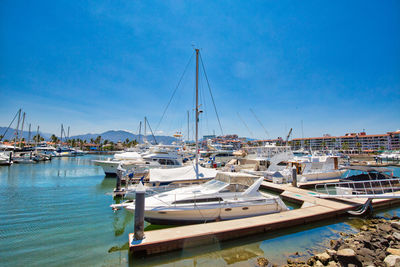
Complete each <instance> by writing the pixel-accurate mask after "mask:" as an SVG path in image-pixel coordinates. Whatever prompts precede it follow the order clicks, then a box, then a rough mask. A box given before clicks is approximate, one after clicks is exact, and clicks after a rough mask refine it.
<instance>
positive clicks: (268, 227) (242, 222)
mask: <svg viewBox="0 0 400 267" xmlns="http://www.w3.org/2000/svg"><path fill="white" fill-rule="evenodd" d="M261 188H265V189H268V190H274V191H276V192H279V193H281V197H282V198H284V199H288V200H290V201H294V202H297V203H300V204H302V208H300V209H294V210H290V211H284V212H280V213H274V214H268V215H263V216H256V217H250V218H244V219H237V220H230V221H221V222H212V223H206V224H196V225H188V226H180V227H175V228H168V229H161V230H155V231H149V232H146V237H145V238H144V239H143V240H135V239H134V235H133V234H129V250H130V253H131V255H132V256H135V255H150V254H156V253H162V252H167V251H172V250H179V249H184V248H188V247H193V246H200V245H204V244H210V243H215V242H219V241H225V240H229V239H235V238H239V237H244V236H247V235H251V234H257V233H263V232H268V231H273V230H278V229H283V228H289V227H294V226H298V225H302V224H307V223H311V222H315V221H319V220H324V219H329V218H335V217H339V216H342V215H344V214H346V212H347V211H349V210H353V209H355V208H357V207H359V206H360V204H363V203H365V201H366V199H365V200H364V199H351V200H347V199H346V200H343V199H341V200H331V199H329V200H328V199H320V198H317V197H316V193H315V192H312V191H308V190H305V189H301V188H296V187H293V186H292V185H290V184H285V185H282V184H273V183H270V182H263V184H262V186H261ZM395 203H400V200H397V199H396V200H393V199H391V200H387V199H379V200H374V201H373V203H372V205H373V206H374V207H384V206H390V205H393V204H395Z"/></svg>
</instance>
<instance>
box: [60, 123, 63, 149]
mask: <svg viewBox="0 0 400 267" xmlns="http://www.w3.org/2000/svg"><path fill="white" fill-rule="evenodd" d="M63 130H64V127H63V125H62V123H61V136H60V146H62V134H63Z"/></svg>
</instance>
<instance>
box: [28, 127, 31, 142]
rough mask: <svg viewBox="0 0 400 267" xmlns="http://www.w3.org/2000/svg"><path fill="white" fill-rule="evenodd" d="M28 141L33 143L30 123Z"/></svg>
mask: <svg viewBox="0 0 400 267" xmlns="http://www.w3.org/2000/svg"><path fill="white" fill-rule="evenodd" d="M28 143H29V145H30V144H31V124H30V123H29V134H28Z"/></svg>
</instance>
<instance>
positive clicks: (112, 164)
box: [93, 160, 148, 176]
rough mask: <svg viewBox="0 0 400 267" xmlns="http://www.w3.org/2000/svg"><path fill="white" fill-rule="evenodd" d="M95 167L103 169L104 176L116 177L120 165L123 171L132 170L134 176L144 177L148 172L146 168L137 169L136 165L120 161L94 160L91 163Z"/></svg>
mask: <svg viewBox="0 0 400 267" xmlns="http://www.w3.org/2000/svg"><path fill="white" fill-rule="evenodd" d="M93 162H94V164H95V165H96V166H100V167H102V168H103V171H104V173H105V174H106V175H110V176H116V175H117V169H118V166H119V164H120V163H121V165H122V168H124V169H125V170H134V172H135V174H136V175H144V174H146V173H147V172H148V168H146V167H138V166H137V164H136V163H128V162H120V161H111V160H110V161H107V160H94V161H93Z"/></svg>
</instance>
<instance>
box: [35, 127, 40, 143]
mask: <svg viewBox="0 0 400 267" xmlns="http://www.w3.org/2000/svg"><path fill="white" fill-rule="evenodd" d="M38 142H39V125H38V127H37V131H36V140H35V147H37V145H38Z"/></svg>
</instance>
